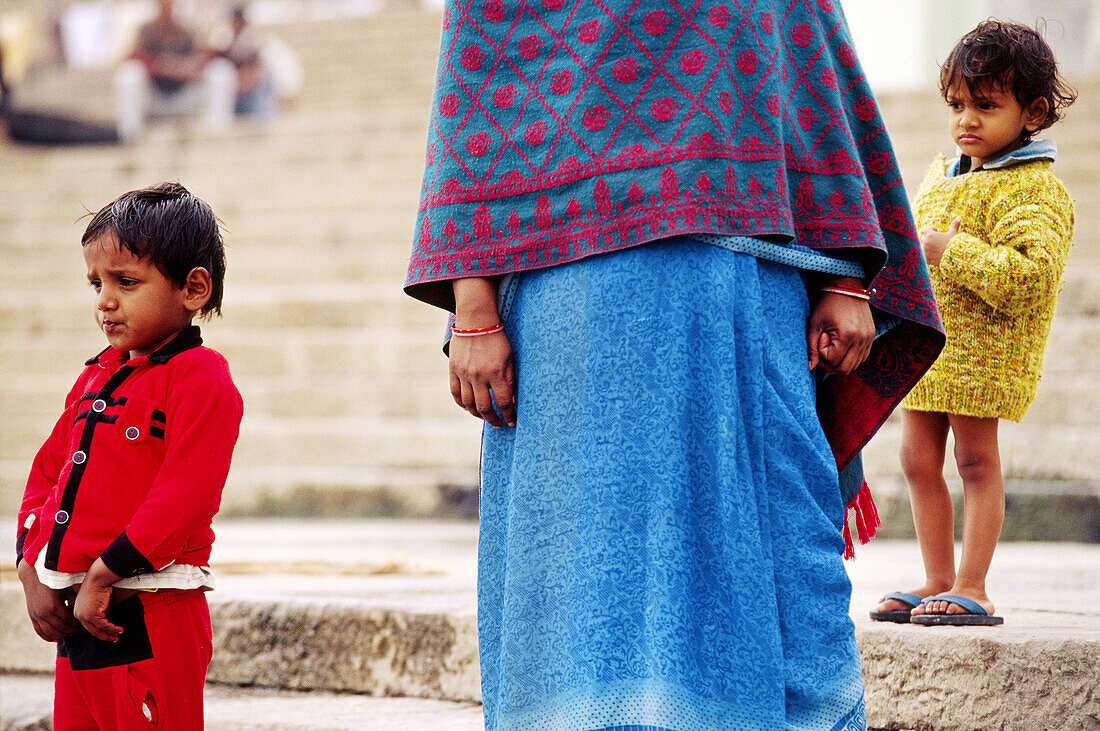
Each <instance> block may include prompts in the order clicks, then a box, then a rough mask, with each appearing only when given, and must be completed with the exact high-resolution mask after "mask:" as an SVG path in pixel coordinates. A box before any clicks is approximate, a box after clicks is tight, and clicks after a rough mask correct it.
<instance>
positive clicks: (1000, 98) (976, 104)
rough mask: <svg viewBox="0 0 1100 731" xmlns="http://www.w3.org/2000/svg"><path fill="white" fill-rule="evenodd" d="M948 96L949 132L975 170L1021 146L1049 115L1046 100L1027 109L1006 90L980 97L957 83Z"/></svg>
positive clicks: (1002, 88) (952, 86) (1036, 102)
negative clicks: (1024, 139)
mask: <svg viewBox="0 0 1100 731" xmlns="http://www.w3.org/2000/svg"><path fill="white" fill-rule="evenodd" d="M944 96H945V97H946V98H947V108H948V120H949V122H948V129H949V131H950V133H951V137H952V139H954V140H955V144H956V145H958V146H959V149H960V150H962V152H963V154H964V155H967V156H968V157H970V161H971V165H970V169H971V170H976V169H977V168H979V167H981V166H982V165H985V164H986V163H987V162H989V161H991V160H994V159H996V158H998V157H1000V156H1001V155H1004V154H1005V153H1008V152H1011V151H1012V150H1014V149H1016V148H1017V147H1019V146H1020V145H1021V143H1022V140H1023V136H1024V131H1025V130H1026V131H1027V133H1028V134H1031V133H1032V132H1035V131H1036V130H1038V129H1039V127H1040V125H1041V124H1042V122H1043V119H1044V118H1045V117H1046V113H1047V110H1046V99H1037V100H1036V101H1035V102H1033V103H1032V104H1030V105H1029V106H1028V107H1027V108H1026V109H1025V108H1024V107H1023V106H1022V105H1021V104H1020V102H1019V101H1017V100H1016V96H1015V95H1014V94H1013V93H1012V92H1011V91H1010V90H1008V89H1006V88H1004V87H999V88H991V89H985V90H982V92H981V93H980V95H978V94H974V93H972V92H971V90H970V89H968V88H967V87H966V84H963V83H960V82H959V81H955V82H954V83H953V84H951V86H950V87H948V89H947V93H946V94H945V95H944Z"/></svg>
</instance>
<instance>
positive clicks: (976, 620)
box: [909, 594, 1005, 627]
mask: <svg viewBox="0 0 1100 731" xmlns="http://www.w3.org/2000/svg"><path fill="white" fill-rule="evenodd" d="M933 601H943V602H951V603H952V604H957V605H959V606H960V607H962V608H963V609H965V610H966V612H967V613H966V614H918V615H917V616H915V617H913V618H912V619H910V620H909V621H911V622H912V623H913V624H922V625H924V626H925V627H934V626H942V625H951V626H956V627H959V626H981V627H989V626H992V625H995V624H1004V621H1005V620H1004V617H998V616H996V615H993V614H990V613H989V612H987V611H985V610H984V609H982V605H981V604H978V603H977V602H976V601H974V600H972V599H967V598H966V597H964V596H955V595H954V594H940V595H939V596H929V597H925V598H924V599H923V600H922V601H921V603H922V604H927V603H928V602H933Z"/></svg>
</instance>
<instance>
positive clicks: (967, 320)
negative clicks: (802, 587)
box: [871, 20, 1075, 625]
mask: <svg viewBox="0 0 1100 731" xmlns="http://www.w3.org/2000/svg"><path fill="white" fill-rule="evenodd" d="M940 89H941V91H942V92H943V95H944V99H946V100H947V107H948V118H949V125H948V127H949V130H950V133H951V136H952V138H953V139H954V141H955V143H956V145H958V149H959V151H960V153H961V154H960V156H959V157H958V158H957V159H955V160H951V161H947V160H945V159H944V157H943V156H942V155H941V156H939V157H938V158H937V159H936V161H935V162H934V163H933V164H932V168H931V170H930V171H929V173H928V176H927V177H926V178H925V180H924V183H923V184H922V185H921V188H920V192H919V193H918V196H917V200H916V203H915V206H914V207H915V213H916V219H917V226H918V228H919V229H920V232H921V246H922V248H923V250H924V255H925V258H926V259H927V260H928V265H929V270H930V272H931V275H932V284H933V287H934V289H935V293H936V299H937V301H938V303H939V306H940V311H941V315H942V317H943V323H944V326H945V328H946V330H947V345H946V347H945V348H944V350H943V353H942V354H941V355H940V358H939V360H938V361H937V362H936V364H935V365H934V366H933V367H932V369H931V370H930V371H929V372H928V374H927V375H926V376H925V377H924V379H923V380H921V382H920V383H918V384H917V386H916V388H914V389H913V391H912V392H911V393H910V394H909V396H908V397H907V398H906V400H905V401H903V402H902V407H903V411H902V448H901V462H902V469H903V471H904V473H905V478H906V481H907V482H908V483H909V493H910V498H911V503H912V508H913V520H914V523H915V525H916V531H917V540H918V542H919V543H920V548H921V554H922V556H923V559H924V567H925V572H926V582H925V584H924V585H923V586H921V587H919V588H917V589H914V590H912V591H909V592H892V593H890V594H887V595H886V596H885V597H883V601H882V602H881V603H880V604H879V605H878V606H877V607H876V608H875V610H874V611H872V612H871V618H872V619H875V620H879V621H895V622H907V621H912V622H914V623H917V624H981V625H985V624H1000V623H1001V622H1003V619H1002V618H1001V617H998V616H995V615H994V606H993V603H992V602H991V601H990V599H989V596H988V595H987V594H986V590H985V577H986V573H987V571H988V570H989V564H990V562H991V560H992V558H993V550H994V548H995V547H996V545H997V538H998V536H999V535H1000V531H1001V523H1002V521H1003V519H1004V484H1003V482H1002V478H1001V464H1000V455H999V452H998V447H997V424H998V420H999V419H1011V420H1013V421H1019V420H1020V419H1021V418H1022V417H1023V415H1024V413H1025V412H1026V411H1027V408H1028V406H1029V405H1030V404H1031V401H1032V399H1033V398H1034V396H1035V390H1036V387H1037V386H1038V382H1039V374H1040V371H1041V369H1042V363H1043V351H1044V349H1045V347H1046V340H1047V334H1048V333H1049V331H1050V322H1051V319H1052V317H1053V315H1054V304H1055V299H1056V297H1057V294H1058V290H1059V288H1060V286H1061V281H1062V270H1063V268H1064V266H1065V262H1066V257H1067V255H1068V253H1069V247H1070V242H1071V240H1072V237H1073V201H1072V200H1071V199H1070V197H1069V194H1068V193H1067V192H1066V189H1065V188H1064V187H1063V185H1062V183H1061V182H1060V181H1059V180H1058V179H1057V178H1056V177H1055V176H1054V174H1053V173H1052V172H1051V169H1050V168H1051V163H1052V162H1053V161H1054V157H1055V145H1054V143H1053V141H1049V140H1042V141H1036V140H1032V135H1033V134H1035V133H1036V132H1038V131H1039V130H1042V129H1046V128H1047V127H1049V126H1051V125H1052V124H1054V122H1056V121H1057V120H1058V119H1059V118H1060V116H1061V115H1060V111H1061V109H1063V108H1064V107H1066V106H1068V105H1069V104H1071V103H1072V102H1073V100H1074V98H1075V95H1074V93H1073V92H1072V91H1071V90H1070V89H1069V88H1068V87H1067V86H1066V85H1065V84H1064V82H1063V81H1062V80H1061V78H1060V77H1059V75H1058V71H1057V66H1056V64H1055V60H1054V55H1053V53H1052V52H1051V50H1050V48H1049V46H1047V44H1046V43H1045V42H1044V41H1043V39H1042V38H1041V37H1040V36H1039V34H1038V33H1036V32H1035V31H1034V30H1032V29H1030V28H1027V27H1024V26H1020V25H1016V24H1013V23H1006V22H998V21H995V20H990V21H986V22H984V23H982V24H980V25H979V26H978V27H977V28H975V29H974V30H972V31H971V32H970V33H968V34H967V35H966V36H964V37H963V38H962V40H960V41H959V43H958V45H956V46H955V48H954V50H952V51H951V54H950V55H949V56H948V58H947V61H946V62H944V64H943V67H942V68H941V70H940ZM948 431H951V432H953V433H954V436H955V462H956V464H957V466H958V470H959V476H960V477H961V478H962V482H963V500H964V507H963V542H962V555H961V560H960V562H959V566H958V571H957V572H956V569H955V553H954V531H953V522H954V521H953V515H952V506H951V497H950V495H949V494H948V491H947V483H946V482H945V481H944V477H943V465H944V458H945V452H946V448H947V433H948Z"/></svg>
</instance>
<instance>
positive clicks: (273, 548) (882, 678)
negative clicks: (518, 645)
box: [0, 519, 1100, 731]
mask: <svg viewBox="0 0 1100 731" xmlns="http://www.w3.org/2000/svg"><path fill="white" fill-rule="evenodd" d="M0 528H2V529H3V531H4V532H10V530H13V529H14V528H13V526H12V521H11V520H10V519H6V520H5V521H0ZM215 530H216V532H217V534H218V543H217V545H216V547H215V554H214V559H215V560H214V562H213V567H214V570H215V572H216V573H217V574H218V589H217V590H216V591H215V592H213V593H212V594H211V595H210V602H211V613H212V619H213V626H214V658H213V661H212V663H211V666H210V672H209V675H208V682H209V684H210V690H211V696H210V698H211V708H212V709H213V710H212V714H213V715H211V719H214V718H219V719H221V718H226V717H225V716H219V715H217V714H219V713H221V711H219V710H217V709H216V708H215V706H218V705H219V704H220V703H221V702H223V701H222V700H221V699H222V698H223V697H224V696H223V695H222V694H223V693H225V694H228V695H230V696H234V694H240V693H245V692H247V693H252V692H256V691H259V690H261V689H265V688H277V689H291V690H295V691H310V692H311V695H309V696H302V695H299V696H294V698H296V699H298V700H299V702H300V703H301V704H303V705H304V706H307V707H308V708H314V706H313V705H312V702H311V700H310V699H311V698H317V697H325V696H315V695H312V694H313V693H331V692H339V693H346V694H361V695H351V696H345V697H350V698H359V697H362V695H374V696H379V695H386V696H408V697H418V698H428V699H433V700H437V701H457V702H464V703H476V702H477V701H478V700H479V699H480V687H479V685H480V680H479V672H478V659H477V639H476V620H475V611H476V610H475V588H474V587H475V582H476V546H477V538H476V535H477V528H476V525H474V524H472V523H441V522H413V521H369V522H364V521H302V520H290V521H287V520H276V521H235V520H221V519H219V520H218V521H217V524H216V525H215ZM857 551H858V559H857V560H856V561H852V562H848V564H847V568H848V571H849V575H850V577H851V580H852V586H853V592H852V603H851V613H852V617H853V620H854V622H855V626H856V639H857V641H858V643H859V645H860V649H861V653H862V656H863V671H864V678H865V683H866V699H867V714H868V722H869V726H870V727H871V728H873V729H885V728H893V729H899V728H900V729H906V728H908V729H915V728H922V729H924V728H928V729H936V730H937V731H962V730H963V729H966V730H967V731H969V730H970V729H974V728H989V729H992V728H1028V729H1032V728H1035V729H1038V728H1042V729H1052V730H1054V729H1058V730H1062V729H1064V730H1066V731H1069V729H1081V728H1089V725H1088V724H1089V723H1090V714H1094V712H1095V708H1096V705H1095V698H1094V695H1095V689H1096V687H1097V683H1098V681H1100V676H1098V675H1097V668H1096V664H1095V657H1096V653H1097V652H1100V629H1098V628H1100V624H1098V623H1097V618H1098V614H1097V610H1096V606H1097V604H1098V602H1100V547H1098V546H1084V545H1079V544H1050V543H1045V544H1044V543H1027V544H1021V543H1004V544H1002V545H1001V546H999V548H998V555H997V558H996V560H995V561H994V563H993V567H992V569H991V571H990V575H989V581H988V589H989V592H990V595H991V596H992V597H993V598H994V601H995V602H996V604H997V607H998V614H1001V615H1002V616H1004V617H1005V618H1006V623H1005V625H1004V626H1003V627H999V628H994V629H988V628H943V629H930V628H924V627H917V626H913V625H889V626H883V625H882V624H876V623H871V622H870V621H869V620H868V618H867V610H868V608H869V607H870V606H872V605H873V603H874V602H875V601H876V599H877V597H879V596H881V595H882V594H883V593H884V592H886V591H889V590H893V589H897V588H899V587H902V586H908V585H909V584H911V583H916V582H917V581H918V577H919V576H920V574H921V571H922V569H921V562H920V555H919V551H918V549H917V547H916V545H915V544H914V543H913V542H910V541H897V542H895V541H874V542H872V543H871V544H869V545H867V546H861V547H859V548H858V549H857ZM1052 565H1057V566H1058V571H1051V570H1050V567H1051V566H1052ZM13 574H14V571H13V570H12V569H11V568H7V567H0V607H2V610H3V611H0V670H2V671H3V672H5V673H6V674H7V675H5V676H4V679H3V680H0V683H5V684H6V683H7V678H9V677H11V674H12V673H16V672H19V673H26V672H48V671H49V670H50V668H51V667H52V662H53V660H52V653H51V652H50V650H51V647H50V646H49V645H48V644H47V643H44V642H42V641H41V640H39V639H38V638H37V637H35V636H34V635H33V633H32V632H31V630H30V626H29V622H28V621H27V620H26V616H25V608H24V602H23V598H22V596H21V592H20V589H19V587H18V583H17V582H16V581H15V579H14V575H13ZM233 686H245V687H248V688H249V689H250V690H248V691H241V690H235V689H234V688H233ZM6 687H10V686H6ZM33 687H35V688H41V686H33ZM3 697H4V700H3V703H4V706H3V708H4V717H5V719H7V718H9V717H15V716H16V714H22V713H23V712H24V710H27V709H29V708H31V707H41V706H40V705H37V706H35V705H34V704H33V703H32V700H34V699H35V698H37V700H36V701H35V703H39V704H40V703H41V698H42V697H43V694H35V693H32V692H31V691H28V692H27V693H26V694H23V693H20V694H17V695H16V694H10V693H3ZM235 697H237V698H246V697H249V696H242V695H236V696H235ZM16 699H18V700H19V701H20V702H19V703H18V704H12V701H13V700H16ZM23 701H26V702H23ZM349 702H350V701H349ZM9 704H12V705H9ZM279 707H280V708H286V709H288V710H287V712H288V713H292V711H291V710H290V708H291V706H290V705H289V704H288V705H285V706H282V705H281V706H279ZM342 707H343V706H339V705H338V706H334V709H336V710H338V709H340V708H342ZM375 707H377V708H381V707H378V706H375ZM391 707H395V706H387V708H391ZM450 708H451V709H454V706H451V707H450ZM9 709H13V710H9ZM301 710H305V709H301ZM467 710H469V711H470V712H471V713H472V712H474V709H472V708H468V709H467ZM378 712H379V713H381V712H383V711H382V710H379V711H378ZM258 713H259V711H257V714H258ZM320 713H322V714H325V713H327V712H326V711H322V712H320ZM242 714H243V715H242V716H241V717H237V719H239V720H243V721H245V722H250V720H251V719H250V718H249V717H248V715H247V714H245V713H244V711H243V710H242ZM298 717H299V716H297V715H296V714H295V715H292V716H290V717H288V718H289V722H292V723H293V722H296V721H295V720H294V719H296V718H298ZM321 717H322V718H327V716H325V715H322V716H321ZM265 718H266V717H265ZM234 720H236V719H234ZM335 727H336V728H340V726H335ZM363 727H364V726H358V728H363ZM291 728H294V726H291ZM387 728H391V727H387ZM412 728H437V727H435V726H412ZM439 728H445V727H439ZM458 728H464V727H462V726H459V727H458Z"/></svg>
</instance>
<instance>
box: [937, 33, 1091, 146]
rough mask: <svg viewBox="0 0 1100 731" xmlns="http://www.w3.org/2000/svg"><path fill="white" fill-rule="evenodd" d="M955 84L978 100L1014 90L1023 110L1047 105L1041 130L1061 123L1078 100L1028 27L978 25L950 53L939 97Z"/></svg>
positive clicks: (1039, 38) (1043, 44)
mask: <svg viewBox="0 0 1100 731" xmlns="http://www.w3.org/2000/svg"><path fill="white" fill-rule="evenodd" d="M957 82H961V83H963V84H965V85H966V88H967V89H969V90H970V92H971V93H973V94H976V95H977V94H982V93H983V92H988V91H991V90H994V89H998V90H1000V89H1003V90H1006V91H1009V90H1010V91H1011V92H1012V94H1013V95H1014V96H1015V97H1016V101H1018V102H1019V103H1020V104H1021V105H1022V106H1024V107H1027V106H1029V105H1030V104H1032V103H1033V102H1035V101H1036V100H1037V99H1046V102H1047V116H1046V119H1044V120H1043V123H1042V124H1041V125H1040V126H1039V129H1046V128H1047V127H1049V126H1051V125H1052V124H1054V123H1055V122H1057V121H1058V120H1059V119H1061V118H1062V110H1064V109H1065V108H1066V107H1068V106H1069V105H1070V104H1072V103H1073V102H1074V100H1076V99H1077V92H1075V91H1074V90H1073V89H1072V88H1070V86H1069V85H1068V84H1066V82H1065V80H1064V79H1063V78H1062V77H1061V75H1060V74H1059V73H1058V63H1057V61H1055V59H1054V52H1053V51H1051V50H1050V46H1048V45H1047V43H1046V41H1044V40H1043V38H1042V36H1040V35H1039V33H1038V32H1037V31H1036V30H1034V29H1032V28H1029V27H1027V26H1025V25H1020V24H1018V23H1011V22H1006V21H1001V20H993V19H990V20H987V21H985V22H983V23H980V24H978V27H977V28H975V29H974V30H972V31H970V32H969V33H967V34H966V35H965V36H963V37H962V39H961V40H960V41H959V42H958V43H957V44H956V45H955V47H954V48H953V49H951V53H950V54H949V55H948V57H947V60H946V61H944V62H943V66H941V67H940V92H941V93H943V95H944V96H945V97H946V96H947V91H948V89H949V88H950V87H951V86H952V85H953V84H955V83H957Z"/></svg>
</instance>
